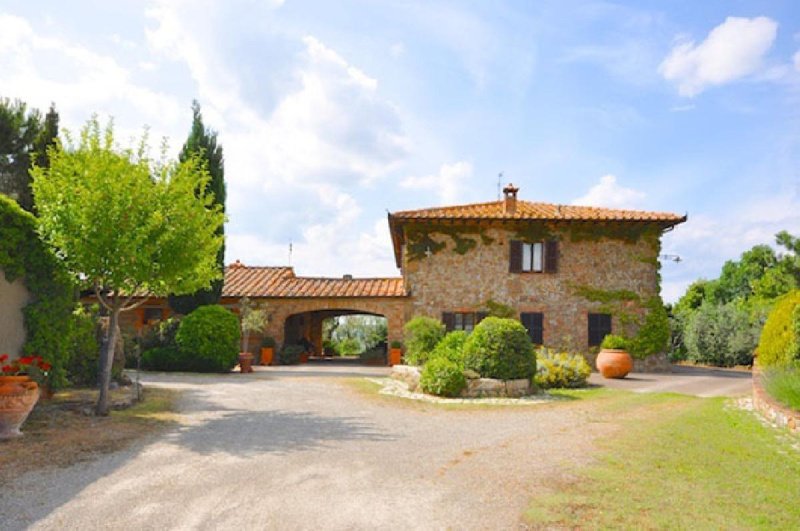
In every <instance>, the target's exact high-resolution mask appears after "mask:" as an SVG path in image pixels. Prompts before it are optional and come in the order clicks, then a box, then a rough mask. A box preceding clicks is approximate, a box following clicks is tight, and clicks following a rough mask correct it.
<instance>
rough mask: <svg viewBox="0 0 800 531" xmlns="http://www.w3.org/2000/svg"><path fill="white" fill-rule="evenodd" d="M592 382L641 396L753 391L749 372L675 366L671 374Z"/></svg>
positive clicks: (596, 377)
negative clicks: (656, 393) (648, 394)
mask: <svg viewBox="0 0 800 531" xmlns="http://www.w3.org/2000/svg"><path fill="white" fill-rule="evenodd" d="M589 383H591V384H593V385H602V386H605V387H612V388H614V389H624V390H626V391H635V392H639V393H655V392H659V393H681V394H685V395H694V396H701V397H712V396H739V395H745V394H748V393H750V392H751V391H752V386H753V380H752V377H751V374H750V373H749V372H747V371H740V370H733V369H717V368H710V367H690V366H679V365H674V366H673V367H672V372H671V373H666V374H650V373H647V374H645V373H631V374H629V375H628V376H627V377H625V378H623V379H621V380H606V379H605V378H603V377H602V376H601V375H600V374H598V373H596V372H595V373H592V375H591V377H590V378H589Z"/></svg>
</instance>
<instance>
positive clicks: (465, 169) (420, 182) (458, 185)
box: [400, 161, 472, 205]
mask: <svg viewBox="0 0 800 531" xmlns="http://www.w3.org/2000/svg"><path fill="white" fill-rule="evenodd" d="M470 177H472V164H470V163H469V162H465V161H458V162H455V163H453V164H442V167H441V168H439V172H438V173H433V174H431V175H425V176H421V177H413V176H412V177H406V178H405V179H403V180H402V181H401V182H400V186H401V187H403V188H406V189H410V190H430V191H432V192H435V193H437V194H438V195H439V198H440V199H441V201H442V202H443V203H444V204H450V205H452V204H454V203H457V202H458V199H459V197H460V193H461V190H463V189H464V188H465V186H464V185H465V181H467V180H468V179H469V178H470Z"/></svg>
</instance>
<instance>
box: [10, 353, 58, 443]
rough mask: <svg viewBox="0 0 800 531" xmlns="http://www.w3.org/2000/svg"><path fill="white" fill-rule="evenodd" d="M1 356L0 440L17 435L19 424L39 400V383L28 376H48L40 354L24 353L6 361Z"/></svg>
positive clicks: (45, 364)
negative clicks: (17, 357) (20, 356)
mask: <svg viewBox="0 0 800 531" xmlns="http://www.w3.org/2000/svg"><path fill="white" fill-rule="evenodd" d="M8 358H9V356H8V354H3V355H0V440H2V439H11V438H13V437H19V436H21V435H22V432H20V431H19V428H20V426H22V423H23V422H25V419H27V418H28V415H30V413H31V410H33V406H35V405H36V402H37V401H38V400H39V384H37V383H36V382H35V381H33V380H32V379H31V375H33V374H38V375H41V376H42V377H46V376H47V372H48V371H49V370H50V364H49V363H46V362H45V361H43V360H42V358H41V356H25V357H22V358H19V359H17V360H14V361H12V362H10V363H7V362H8Z"/></svg>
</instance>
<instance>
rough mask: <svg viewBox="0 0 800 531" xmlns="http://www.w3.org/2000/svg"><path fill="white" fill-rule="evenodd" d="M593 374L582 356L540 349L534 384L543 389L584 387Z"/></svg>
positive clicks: (537, 356)
mask: <svg viewBox="0 0 800 531" xmlns="http://www.w3.org/2000/svg"><path fill="white" fill-rule="evenodd" d="M606 337H609V336H606ZM591 373H592V368H591V367H589V364H588V363H586V359H585V358H584V357H583V356H581V355H580V354H570V353H569V352H556V351H555V350H550V349H547V348H540V349H539V350H538V351H537V352H536V376H535V377H534V382H535V383H536V385H537V386H538V387H541V388H543V389H550V388H553V387H567V388H573V387H583V386H585V385H586V380H587V379H588V378H589V375H590V374H591Z"/></svg>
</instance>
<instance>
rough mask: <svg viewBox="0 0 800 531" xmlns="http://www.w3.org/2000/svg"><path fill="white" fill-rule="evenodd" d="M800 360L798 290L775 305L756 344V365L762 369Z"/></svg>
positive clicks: (799, 301)
mask: <svg viewBox="0 0 800 531" xmlns="http://www.w3.org/2000/svg"><path fill="white" fill-rule="evenodd" d="M797 359H800V290H795V291H790V292H789V293H787V294H786V295H784V296H783V297H781V298H779V299H778V300H777V302H776V303H775V307H774V308H773V309H772V311H771V312H770V314H769V317H767V322H766V323H764V329H763V330H762V331H761V338H760V339H759V342H758V363H759V365H762V366H764V367H769V366H773V365H788V364H789V363H791V362H792V361H794V360H797Z"/></svg>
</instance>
